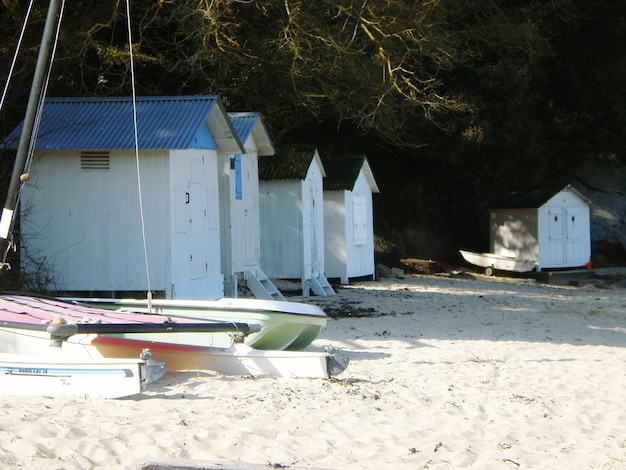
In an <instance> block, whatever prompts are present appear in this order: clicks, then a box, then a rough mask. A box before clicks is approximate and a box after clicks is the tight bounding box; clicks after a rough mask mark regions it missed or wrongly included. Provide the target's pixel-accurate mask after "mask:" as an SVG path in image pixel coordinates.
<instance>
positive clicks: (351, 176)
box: [322, 155, 380, 193]
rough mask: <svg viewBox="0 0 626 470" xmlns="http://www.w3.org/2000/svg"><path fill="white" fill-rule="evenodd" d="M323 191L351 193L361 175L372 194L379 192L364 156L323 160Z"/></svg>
mask: <svg viewBox="0 0 626 470" xmlns="http://www.w3.org/2000/svg"><path fill="white" fill-rule="evenodd" d="M322 161H323V163H324V169H325V170H326V178H324V191H352V190H353V189H354V185H355V184H356V182H357V179H358V177H359V175H361V173H363V175H364V176H365V178H366V179H367V182H368V183H369V185H370V187H371V189H372V192H373V193H378V192H380V191H379V189H378V185H377V184H376V180H375V179H374V175H373V173H372V170H371V168H370V165H369V163H368V162H367V158H366V157H365V155H357V156H352V157H341V158H324V159H323V160H322Z"/></svg>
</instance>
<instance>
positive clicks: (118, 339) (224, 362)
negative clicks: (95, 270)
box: [0, 296, 348, 378]
mask: <svg viewBox="0 0 626 470" xmlns="http://www.w3.org/2000/svg"><path fill="white" fill-rule="evenodd" d="M0 301H1V302H0V305H1V307H2V308H1V309H0V313H3V315H2V318H1V320H2V321H0V352H4V353H14V354H30V355H39V356H40V357H43V356H42V354H44V351H46V350H47V351H59V350H62V351H64V352H65V353H66V354H68V355H71V356H72V357H76V358H85V359H94V358H98V359H102V358H128V357H139V355H140V354H142V353H143V352H144V351H145V350H149V351H150V353H151V355H152V358H153V359H154V360H155V361H163V362H165V363H166V364H167V369H168V370H169V371H178V370H181V371H182V370H198V369H206V370H214V371H218V372H222V373H225V374H239V375H241V374H243V375H254V376H258V375H273V376H280V377H310V378H326V377H330V376H331V375H334V374H338V373H340V372H341V371H343V369H345V367H347V364H348V361H347V359H343V358H341V357H337V355H336V354H335V353H331V352H303V351H261V350H257V349H254V348H251V347H249V346H248V345H245V344H230V345H229V346H228V347H226V348H221V347H211V346H196V345H188V344H179V343H177V342H175V341H170V337H171V335H175V334H176V333H171V332H162V333H138V334H144V335H146V336H145V337H144V339H143V340H139V339H135V338H134V337H129V338H126V337H125V333H123V332H119V331H118V330H117V329H116V334H102V333H101V331H103V330H108V328H105V327H108V326H117V324H118V323H119V322H123V323H126V322H129V321H130V320H133V321H135V322H136V323H137V324H139V325H142V324H143V323H142V321H141V319H144V321H146V322H152V324H158V325H160V326H163V325H166V326H167V328H174V326H176V323H175V322H170V321H168V322H164V319H163V317H162V316H158V315H141V314H136V313H132V314H130V313H121V312H111V311H108V310H102V309H95V308H92V307H86V306H82V305H81V306H75V309H74V310H72V307H73V305H71V304H66V303H62V302H60V301H55V300H48V299H46V300H42V299H37V298H33V297H19V296H12V297H11V296H4V297H2V298H0ZM76 314H78V315H76ZM69 315H73V316H71V317H70V316H69ZM59 316H62V317H67V318H69V319H71V321H74V322H76V321H78V322H79V323H80V324H81V325H82V324H83V322H84V321H87V323H85V325H86V326H88V327H89V329H90V328H91V326H92V325H96V328H98V329H100V334H95V333H90V334H84V333H78V334H72V335H70V336H68V337H67V338H64V339H63V340H59V339H58V338H52V339H53V341H52V344H55V345H56V347H52V346H50V344H51V334H50V332H51V331H53V330H54V331H56V328H55V327H56V325H49V323H50V322H51V321H52V320H53V319H55V318H58V317H59ZM16 317H17V318H21V319H23V320H28V321H30V322H31V323H30V325H26V324H23V325H25V326H23V327H22V328H16V327H11V326H10V325H16V324H18V323H17V321H18V320H17V319H16ZM77 317H78V318H77ZM99 321H102V322H103V323H102V324H101V323H99ZM180 321H181V322H183V319H181V320H180ZM42 322H44V323H45V324H46V325H48V326H47V327H45V328H44V329H41V323H42ZM94 322H95V323H94ZM107 322H108V323H107ZM205 324H210V323H205ZM34 325H37V326H34ZM81 325H79V326H81ZM184 325H185V323H181V324H180V326H184ZM192 325H196V323H193V324H192ZM27 326H29V328H27ZM62 326H72V325H70V324H68V325H62ZM121 326H123V327H129V326H132V325H124V324H122V325H121ZM87 330H88V329H87V328H86V329H85V330H83V331H87ZM129 335H131V336H132V334H131V333H129ZM146 338H151V339H150V340H149V339H146Z"/></svg>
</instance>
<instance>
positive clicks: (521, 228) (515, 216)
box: [490, 209, 539, 260]
mask: <svg viewBox="0 0 626 470" xmlns="http://www.w3.org/2000/svg"><path fill="white" fill-rule="evenodd" d="M490 224H491V252H492V253H495V254H497V255H500V256H509V257H513V258H521V259H531V260H539V231H538V230H539V228H538V221H537V209H515V210H494V211H491V213H490Z"/></svg>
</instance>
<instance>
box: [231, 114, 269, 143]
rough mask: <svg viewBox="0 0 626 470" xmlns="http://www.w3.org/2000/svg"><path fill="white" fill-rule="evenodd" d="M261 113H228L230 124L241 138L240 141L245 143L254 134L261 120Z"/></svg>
mask: <svg viewBox="0 0 626 470" xmlns="http://www.w3.org/2000/svg"><path fill="white" fill-rule="evenodd" d="M260 116H261V113H257V112H248V113H228V117H229V118H230V122H231V123H232V125H233V128H234V129H235V132H236V133H237V136H238V137H239V140H241V141H242V142H244V143H245V141H246V140H247V139H248V137H250V134H252V129H254V126H255V124H256V123H257V121H258V120H259V117H260Z"/></svg>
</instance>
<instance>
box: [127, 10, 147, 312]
mask: <svg viewBox="0 0 626 470" xmlns="http://www.w3.org/2000/svg"><path fill="white" fill-rule="evenodd" d="M126 20H127V26H128V55H129V58H130V81H131V88H132V96H133V129H134V135H135V162H136V165H137V188H138V191H139V213H140V219H141V236H142V240H143V253H144V259H145V263H146V278H147V283H148V285H147V287H148V292H147V300H148V312H149V313H152V289H151V287H150V267H149V264H148V247H147V243H146V226H145V222H144V213H143V198H142V196H141V175H140V173H139V132H138V130H137V92H136V91H135V64H134V61H133V40H132V29H131V21H130V0H126Z"/></svg>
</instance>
